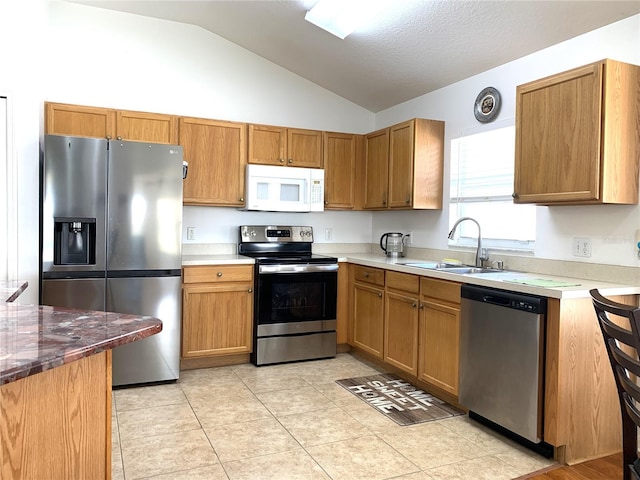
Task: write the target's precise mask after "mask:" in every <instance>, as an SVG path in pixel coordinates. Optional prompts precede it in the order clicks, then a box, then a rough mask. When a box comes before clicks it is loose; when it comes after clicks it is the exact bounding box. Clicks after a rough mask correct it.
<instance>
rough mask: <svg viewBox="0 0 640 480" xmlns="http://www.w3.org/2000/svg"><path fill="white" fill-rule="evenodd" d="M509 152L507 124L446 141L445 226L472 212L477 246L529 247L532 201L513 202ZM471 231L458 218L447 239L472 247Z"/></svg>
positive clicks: (511, 142) (512, 131) (532, 239)
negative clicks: (448, 174)
mask: <svg viewBox="0 0 640 480" xmlns="http://www.w3.org/2000/svg"><path fill="white" fill-rule="evenodd" d="M514 152H515V127H514V126H513V125H510V126H507V127H502V128H497V129H495V130H489V131H485V132H481V133H476V134H473V135H467V136H463V137H459V138H456V139H454V140H452V142H451V189H450V197H451V198H450V205H449V228H451V227H452V226H453V224H454V223H455V221H456V220H457V219H459V218H461V217H472V218H474V219H475V220H477V221H478V223H480V226H481V228H482V242H483V247H493V248H502V249H508V250H525V251H532V250H533V248H534V246H535V233H536V217H535V206H534V205H518V204H514V203H513V199H512V197H511V194H512V193H513V167H514ZM477 236H478V229H477V227H476V225H475V224H474V223H473V222H462V223H461V224H460V225H459V226H458V229H457V231H456V238H455V239H454V240H450V241H449V244H453V245H462V246H475V245H476V242H477Z"/></svg>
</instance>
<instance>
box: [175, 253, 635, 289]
mask: <svg viewBox="0 0 640 480" xmlns="http://www.w3.org/2000/svg"><path fill="white" fill-rule="evenodd" d="M322 254H323V255H329V256H333V257H336V258H338V261H340V262H349V263H353V264H356V265H364V266H368V267H374V268H383V269H387V270H394V271H397V272H403V273H411V274H414V275H420V276H425V277H431V278H439V279H441V280H450V281H454V282H460V283H468V284H473V285H479V286H485V287H493V288H499V289H503V290H510V291H512V292H520V293H529V294H532V295H539V296H542V297H548V298H558V299H564V298H585V297H588V296H589V290H591V289H593V288H597V289H598V290H599V291H600V293H602V294H603V295H605V296H610V295H634V294H640V285H624V284H617V283H610V282H602V281H597V280H586V279H580V278H571V277H560V276H553V275H545V274H541V273H527V272H516V271H512V270H508V271H507V270H505V271H496V272H491V273H480V274H460V273H451V272H447V271H446V270H431V269H425V268H419V267H412V266H408V265H402V264H401V263H429V262H433V263H437V262H440V261H442V260H425V259H424V258H409V257H402V258H387V257H385V256H384V255H382V254H372V253H353V252H349V253H342V252H326V251H323V252H322ZM253 263H254V259H253V258H250V257H245V256H243V255H237V254H227V255H185V256H183V257H182V265H183V266H188V265H215V264H253ZM516 281H525V282H533V283H547V282H546V281H551V282H550V283H560V284H563V283H564V284H571V285H570V286H535V285H527V284H523V283H516Z"/></svg>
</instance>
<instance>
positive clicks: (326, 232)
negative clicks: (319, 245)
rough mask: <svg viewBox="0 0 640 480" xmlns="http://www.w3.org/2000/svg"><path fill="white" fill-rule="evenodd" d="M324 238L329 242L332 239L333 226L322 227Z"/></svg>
mask: <svg viewBox="0 0 640 480" xmlns="http://www.w3.org/2000/svg"><path fill="white" fill-rule="evenodd" d="M324 239H325V240H326V241H327V242H330V241H331V240H333V228H325V229H324Z"/></svg>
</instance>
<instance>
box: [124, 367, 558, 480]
mask: <svg viewBox="0 0 640 480" xmlns="http://www.w3.org/2000/svg"><path fill="white" fill-rule="evenodd" d="M378 372H379V370H378V369H376V368H375V367H373V366H371V365H369V364H367V363H365V362H363V361H361V360H360V359H358V358H357V357H355V356H352V355H350V354H339V355H338V356H337V357H336V358H332V359H328V360H318V361H312V362H300V363H292V364H286V365H273V366H265V367H259V368H257V367H255V366H253V365H248V364H247V365H235V366H230V367H219V368H209V369H201V370H190V371H183V372H181V374H180V375H181V377H180V380H179V381H178V383H176V384H170V385H159V386H150V387H140V388H130V389H121V390H115V391H114V393H113V407H114V408H113V412H114V413H113V450H112V451H113V455H112V458H113V467H112V478H113V479H114V480H122V479H125V480H134V479H141V478H153V479H157V480H169V479H172V480H181V479H185V480H186V479H188V480H244V479H250V480H259V479H269V480H289V479H292V480H293V479H301V480H302V479H303V480H307V479H308V480H315V479H318V480H320V479H333V480H343V479H344V480H357V479H366V480H383V479H397V480H445V479H447V480H452V479H465V480H466V479H474V480H483V479H486V480H502V479H505V480H507V479H513V478H517V477H519V476H521V475H524V474H527V473H530V472H533V471H536V470H539V469H541V468H545V467H547V466H549V465H551V464H553V461H552V460H548V459H545V458H543V457H541V456H539V455H537V454H536V453H534V452H531V451H529V450H527V449H525V448H523V447H521V446H519V445H517V444H516V443H514V442H512V441H511V440H509V439H507V438H505V437H503V436H501V435H500V434H498V433H496V432H494V431H492V430H489V429H488V428H486V427H484V426H481V425H479V424H478V423H476V422H474V421H472V420H469V418H468V417H467V416H459V417H454V418H449V419H445V420H439V421H434V422H429V423H423V424H419V425H413V426H405V427H401V426H398V425H397V424H395V423H394V422H393V421H391V420H388V419H386V418H385V417H384V416H383V415H382V414H380V413H378V412H376V411H375V410H374V409H373V408H372V407H370V406H369V405H366V404H365V403H364V402H363V401H361V400H360V399H358V398H356V397H355V396H354V395H352V394H351V393H349V392H347V391H346V390H345V389H343V388H342V387H340V386H339V385H337V384H336V383H335V381H336V380H338V379H341V378H350V377H359V376H364V375H371V374H375V373H378Z"/></svg>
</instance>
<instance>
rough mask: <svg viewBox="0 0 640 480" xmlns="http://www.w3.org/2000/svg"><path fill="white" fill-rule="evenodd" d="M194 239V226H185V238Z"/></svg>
mask: <svg viewBox="0 0 640 480" xmlns="http://www.w3.org/2000/svg"><path fill="white" fill-rule="evenodd" d="M195 239H196V227H187V240H195Z"/></svg>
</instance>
